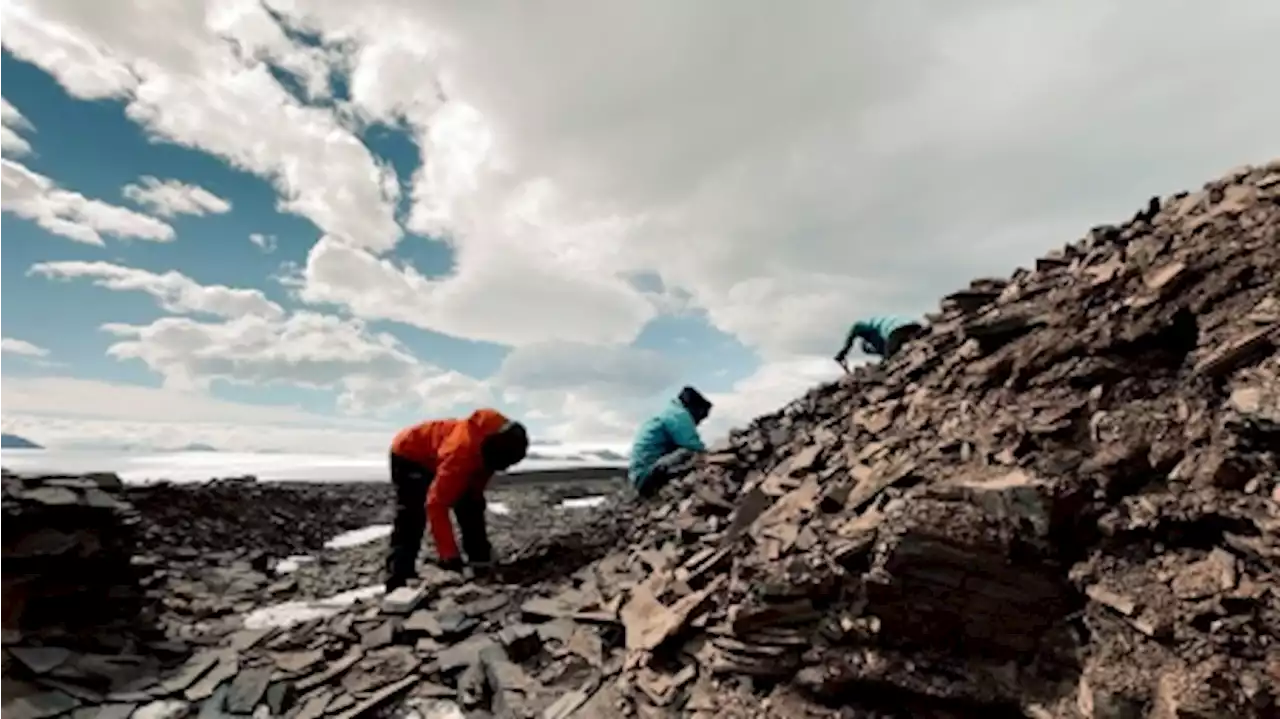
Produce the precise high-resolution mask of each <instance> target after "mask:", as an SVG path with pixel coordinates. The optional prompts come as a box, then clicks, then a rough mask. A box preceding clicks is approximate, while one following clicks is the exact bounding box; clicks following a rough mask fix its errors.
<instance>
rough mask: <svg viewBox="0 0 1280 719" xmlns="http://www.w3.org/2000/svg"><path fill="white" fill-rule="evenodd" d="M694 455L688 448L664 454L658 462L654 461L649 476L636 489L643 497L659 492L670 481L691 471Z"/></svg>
mask: <svg viewBox="0 0 1280 719" xmlns="http://www.w3.org/2000/svg"><path fill="white" fill-rule="evenodd" d="M693 456H694V454H693V452H690V451H689V450H687V449H677V450H673V451H671V452H668V453H666V454H664V455H662V457H660V458H659V459H658V461H657V462H654V463H653V469H651V470H649V476H647V477H645V479H644V481H643V482H641V483H640V486H638V487H636V491H637V492H639V494H640V496H641V497H652V496H653V495H655V494H657V493H658V490H660V489H662V488H663V487H665V486H666V485H667V483H668V482H670V481H671V480H673V479H675V478H676V477H679V476H682V475H684V474H685V473H686V472H688V471H689V469H690V466H691V465H692V464H693Z"/></svg>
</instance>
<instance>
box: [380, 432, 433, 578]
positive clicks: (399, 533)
mask: <svg viewBox="0 0 1280 719" xmlns="http://www.w3.org/2000/svg"><path fill="white" fill-rule="evenodd" d="M391 483H392V484H393V485H394V486H395V490H396V515H395V520H394V521H393V523H392V525H391V541H390V545H391V546H390V552H389V554H388V556H387V567H386V569H387V589H388V591H390V590H392V589H395V588H396V587H399V586H403V585H404V583H405V582H407V581H408V580H409V579H411V578H412V577H413V576H414V573H415V572H414V570H415V566H416V565H417V563H418V551H419V549H420V548H421V547H422V535H423V533H424V532H425V531H426V528H427V507H426V502H427V489H428V488H429V487H430V485H431V472H430V471H429V470H427V468H426V467H423V466H422V465H420V464H418V463H417V462H412V461H410V460H407V459H405V458H403V457H398V456H396V455H394V454H393V455H391Z"/></svg>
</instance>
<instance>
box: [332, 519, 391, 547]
mask: <svg viewBox="0 0 1280 719" xmlns="http://www.w3.org/2000/svg"><path fill="white" fill-rule="evenodd" d="M390 534H391V525H390V524H371V525H369V526H367V527H361V528H360V529H353V530H351V531H350V532H343V533H342V534H339V535H338V536H336V537H334V538H333V539H330V540H329V541H327V542H325V543H324V548H325V549H347V548H348V547H358V546H360V545H361V544H368V543H369V542H376V541H378V540H379V539H382V538H383V537H386V536H389V535H390Z"/></svg>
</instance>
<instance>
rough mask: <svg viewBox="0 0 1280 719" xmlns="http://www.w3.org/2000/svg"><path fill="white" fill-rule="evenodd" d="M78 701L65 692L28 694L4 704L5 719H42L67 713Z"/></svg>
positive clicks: (77, 704)
mask: <svg viewBox="0 0 1280 719" xmlns="http://www.w3.org/2000/svg"><path fill="white" fill-rule="evenodd" d="M78 706H80V701H79V700H78V699H76V698H75V697H73V696H71V695H70V694H67V693H66V692H59V691H49V692H39V693H38V694H28V695H27V696H22V697H17V698H16V699H12V700H8V701H6V702H5V703H4V717H5V719H44V718H45V717H51V716H56V715H58V714H62V713H63V712H69V711H71V710H72V709H75V708H76V707H78Z"/></svg>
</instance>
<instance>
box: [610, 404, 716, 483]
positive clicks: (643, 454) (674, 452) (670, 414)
mask: <svg viewBox="0 0 1280 719" xmlns="http://www.w3.org/2000/svg"><path fill="white" fill-rule="evenodd" d="M710 413H711V401H710V400H708V399H707V398H706V397H703V396H702V393H701V392H699V391H698V390H696V389H694V388H692V387H685V388H684V389H682V390H680V394H679V395H678V396H677V397H676V398H675V399H673V400H671V403H670V404H669V405H667V407H666V408H665V409H663V410H662V411H661V412H659V413H658V414H657V415H656V416H654V417H652V418H650V419H649V420H648V421H647V422H645V423H644V424H642V425H640V431H638V432H637V433H636V439H635V442H634V443H633V444H632V447H631V467H630V469H629V470H628V471H627V477H628V479H630V480H631V486H632V487H635V489H636V492H638V493H639V494H640V496H642V497H651V496H653V495H654V494H655V493H656V492H657V491H658V490H659V489H661V488H662V487H663V485H665V484H666V483H667V482H670V481H671V480H672V479H673V478H675V477H676V476H678V475H680V474H682V473H683V472H684V471H687V470H688V466H689V465H690V464H691V463H692V460H693V455H694V453H696V452H703V451H705V450H706V447H704V446H703V444H702V438H701V437H699V436H698V424H699V423H701V422H702V420H704V419H706V418H707V415H708V414H710Z"/></svg>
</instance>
